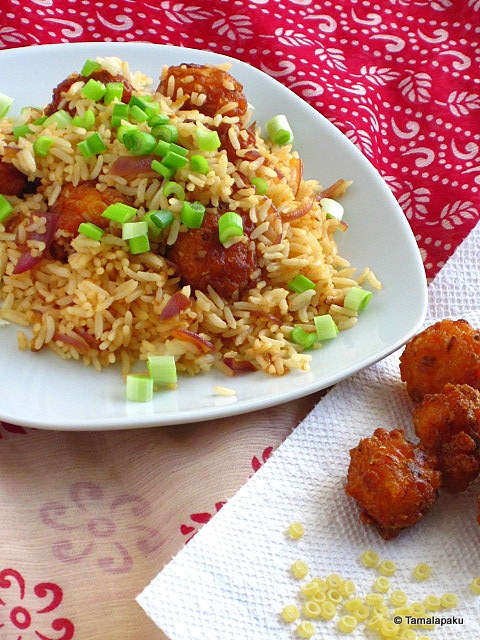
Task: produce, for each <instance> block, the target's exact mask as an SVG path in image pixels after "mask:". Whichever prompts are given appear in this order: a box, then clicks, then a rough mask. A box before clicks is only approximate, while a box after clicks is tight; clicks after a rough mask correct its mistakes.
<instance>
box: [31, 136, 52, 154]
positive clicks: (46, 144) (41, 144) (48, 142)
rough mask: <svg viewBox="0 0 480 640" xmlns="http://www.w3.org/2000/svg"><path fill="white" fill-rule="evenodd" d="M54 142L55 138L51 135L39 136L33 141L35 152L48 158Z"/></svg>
mask: <svg viewBox="0 0 480 640" xmlns="http://www.w3.org/2000/svg"><path fill="white" fill-rule="evenodd" d="M53 142H54V140H53V138H50V136H38V138H37V139H36V140H35V142H34V143H33V153H34V154H35V155H36V156H40V157H41V158H46V157H47V156H48V152H49V151H50V147H51V146H52V144H53Z"/></svg>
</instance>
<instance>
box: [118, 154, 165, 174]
mask: <svg viewBox="0 0 480 640" xmlns="http://www.w3.org/2000/svg"><path fill="white" fill-rule="evenodd" d="M153 160H158V157H157V156H152V155H150V156H120V157H119V158H117V159H116V160H115V162H114V163H113V164H112V166H111V167H110V169H109V171H108V173H109V174H111V175H113V176H120V177H122V178H130V177H133V176H138V175H139V174H142V175H143V174H149V175H152V176H156V175H158V174H157V173H155V171H153V169H152V167H151V165H152V161H153Z"/></svg>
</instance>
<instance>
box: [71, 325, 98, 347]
mask: <svg viewBox="0 0 480 640" xmlns="http://www.w3.org/2000/svg"><path fill="white" fill-rule="evenodd" d="M74 331H75V333H76V334H78V335H79V336H80V338H82V340H85V342H86V343H87V344H89V345H91V346H92V347H96V346H97V345H98V340H97V339H96V338H94V337H93V336H92V335H91V334H90V333H88V331H87V330H86V329H84V327H75V329H74Z"/></svg>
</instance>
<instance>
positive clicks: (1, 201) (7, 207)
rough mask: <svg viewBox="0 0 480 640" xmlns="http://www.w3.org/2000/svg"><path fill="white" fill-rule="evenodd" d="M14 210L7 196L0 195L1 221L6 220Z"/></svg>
mask: <svg viewBox="0 0 480 640" xmlns="http://www.w3.org/2000/svg"><path fill="white" fill-rule="evenodd" d="M12 211H13V207H12V205H11V204H10V202H9V201H8V200H7V199H6V198H5V196H0V223H3V222H5V220H6V219H7V218H8V217H9V216H10V214H11V213H12Z"/></svg>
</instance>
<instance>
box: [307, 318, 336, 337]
mask: <svg viewBox="0 0 480 640" xmlns="http://www.w3.org/2000/svg"><path fill="white" fill-rule="evenodd" d="M313 321H314V323H315V328H316V330H317V340H319V341H320V340H331V339H332V338H335V337H336V335H337V334H338V327H337V325H336V324H335V322H334V321H333V318H332V316H331V315H329V314H328V313H327V314H325V315H324V316H315V318H314V319H313Z"/></svg>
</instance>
